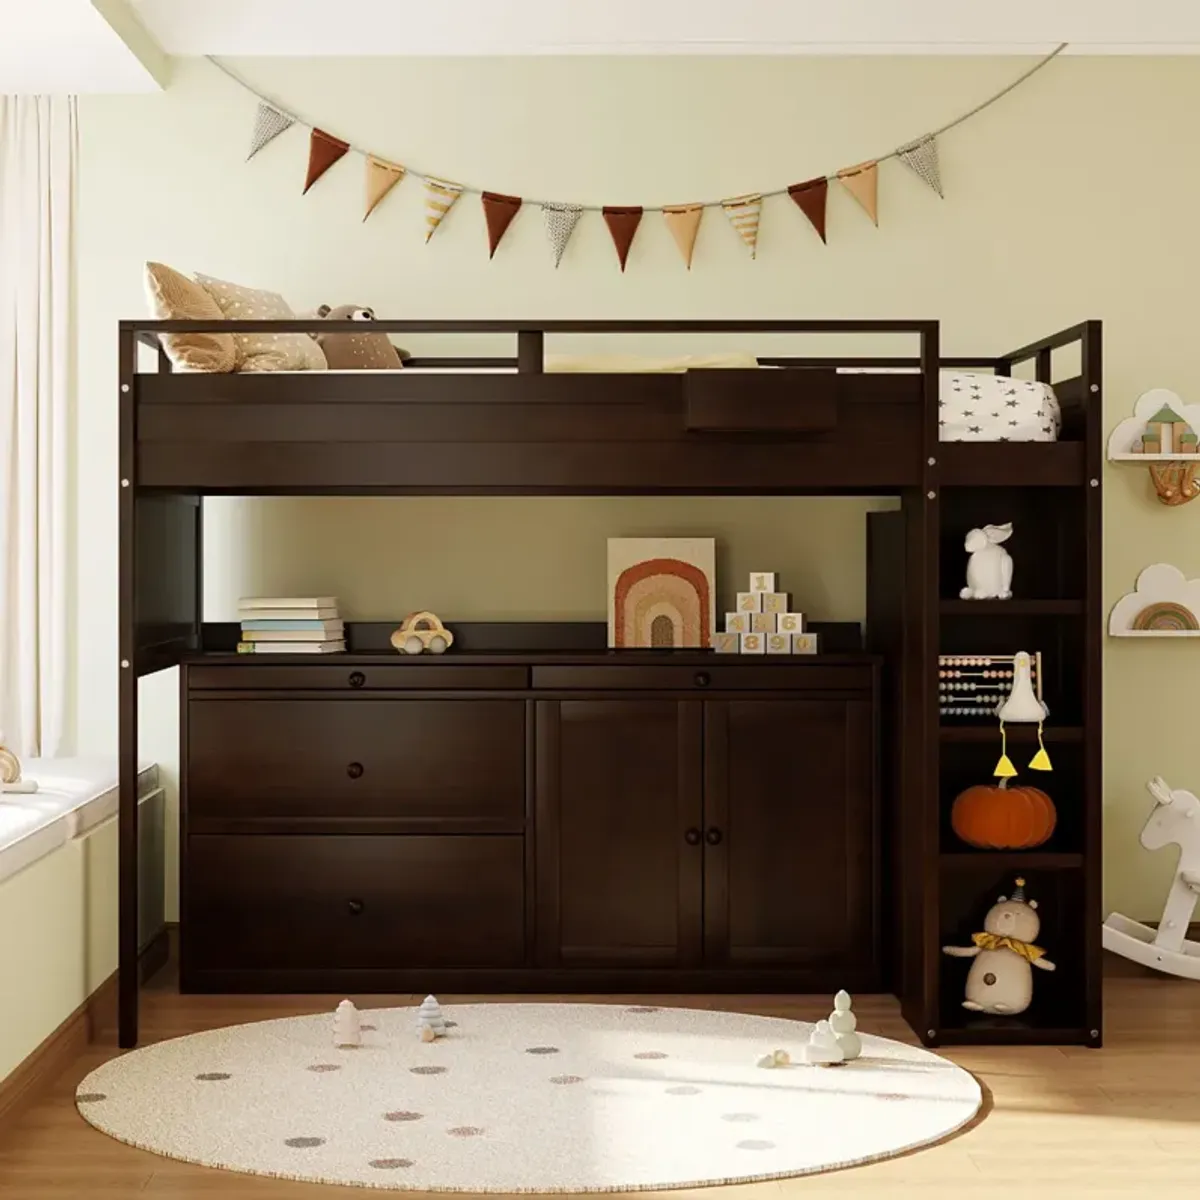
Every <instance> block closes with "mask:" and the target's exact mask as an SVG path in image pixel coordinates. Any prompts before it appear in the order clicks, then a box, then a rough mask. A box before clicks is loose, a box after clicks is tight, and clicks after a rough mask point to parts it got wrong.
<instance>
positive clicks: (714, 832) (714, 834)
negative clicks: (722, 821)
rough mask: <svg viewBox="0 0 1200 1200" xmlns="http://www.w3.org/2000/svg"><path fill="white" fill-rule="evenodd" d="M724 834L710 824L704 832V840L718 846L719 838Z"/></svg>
mask: <svg viewBox="0 0 1200 1200" xmlns="http://www.w3.org/2000/svg"><path fill="white" fill-rule="evenodd" d="M724 836H725V835H724V834H723V833H722V832H721V831H720V830H719V829H718V828H717V827H716V826H715V825H710V826H709V827H708V829H707V831H706V832H705V834H704V840H705V841H706V842H707V843H708V844H709V845H710V846H719V845H720V844H721V839H722V838H723V837H724Z"/></svg>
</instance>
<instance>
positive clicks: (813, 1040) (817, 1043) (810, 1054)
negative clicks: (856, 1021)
mask: <svg viewBox="0 0 1200 1200" xmlns="http://www.w3.org/2000/svg"><path fill="white" fill-rule="evenodd" d="M804 1061H805V1062H806V1063H811V1064H812V1065H813V1066H815V1067H840V1066H841V1065H842V1063H844V1062H845V1061H846V1056H845V1054H843V1053H842V1048H841V1046H839V1045H838V1039H837V1034H836V1033H834V1032H833V1030H832V1029H831V1028H830V1027H829V1022H828V1021H818V1022H817V1023H816V1026H815V1027H814V1028H813V1031H812V1033H811V1034H810V1035H809V1039H808V1045H807V1046H805V1047H804Z"/></svg>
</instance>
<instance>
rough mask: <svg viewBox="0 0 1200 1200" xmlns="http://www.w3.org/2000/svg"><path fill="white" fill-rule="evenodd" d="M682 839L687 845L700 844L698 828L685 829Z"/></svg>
mask: <svg viewBox="0 0 1200 1200" xmlns="http://www.w3.org/2000/svg"><path fill="white" fill-rule="evenodd" d="M683 840H684V841H685V842H687V844H688V845H689V846H698V845H700V830H698V829H689V830H688V831H687V832H686V833H685V834H684V835H683Z"/></svg>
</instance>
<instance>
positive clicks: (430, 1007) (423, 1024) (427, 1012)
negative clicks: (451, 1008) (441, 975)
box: [417, 996, 446, 1039]
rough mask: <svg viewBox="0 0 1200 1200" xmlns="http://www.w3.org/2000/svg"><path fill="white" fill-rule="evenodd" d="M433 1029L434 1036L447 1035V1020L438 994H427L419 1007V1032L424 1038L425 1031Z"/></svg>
mask: <svg viewBox="0 0 1200 1200" xmlns="http://www.w3.org/2000/svg"><path fill="white" fill-rule="evenodd" d="M426 1029H431V1030H432V1031H433V1036H434V1037H445V1036H446V1022H445V1019H444V1018H443V1017H442V1009H441V1006H440V1005H439V1004H438V1002H437V997H436V996H426V997H425V999H424V1000H422V1001H421V1007H420V1008H418V1009H417V1032H418V1033H419V1034H421V1035H422V1039H424V1031H425V1030H426Z"/></svg>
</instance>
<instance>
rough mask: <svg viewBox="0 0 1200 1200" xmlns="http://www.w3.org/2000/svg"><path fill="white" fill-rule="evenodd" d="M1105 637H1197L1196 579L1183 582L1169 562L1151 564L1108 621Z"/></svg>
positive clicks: (1199, 596)
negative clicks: (1106, 635) (1107, 635)
mask: <svg viewBox="0 0 1200 1200" xmlns="http://www.w3.org/2000/svg"><path fill="white" fill-rule="evenodd" d="M1108 634H1109V637H1200V579H1187V578H1185V577H1184V574H1183V572H1182V571H1181V570H1179V568H1178V567H1173V566H1171V565H1170V563H1155V564H1154V565H1153V566H1151V567H1147V568H1146V569H1145V570H1144V571H1143V572H1142V573H1141V574H1140V575H1139V576H1138V577H1137V583H1136V584H1135V585H1134V589H1133V591H1132V592H1129V593H1127V594H1126V595H1124V596H1122V597H1121V599H1120V600H1118V601H1117V603H1116V604H1115V605H1114V606H1113V610H1112V614H1111V615H1110V616H1109V618H1108Z"/></svg>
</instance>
